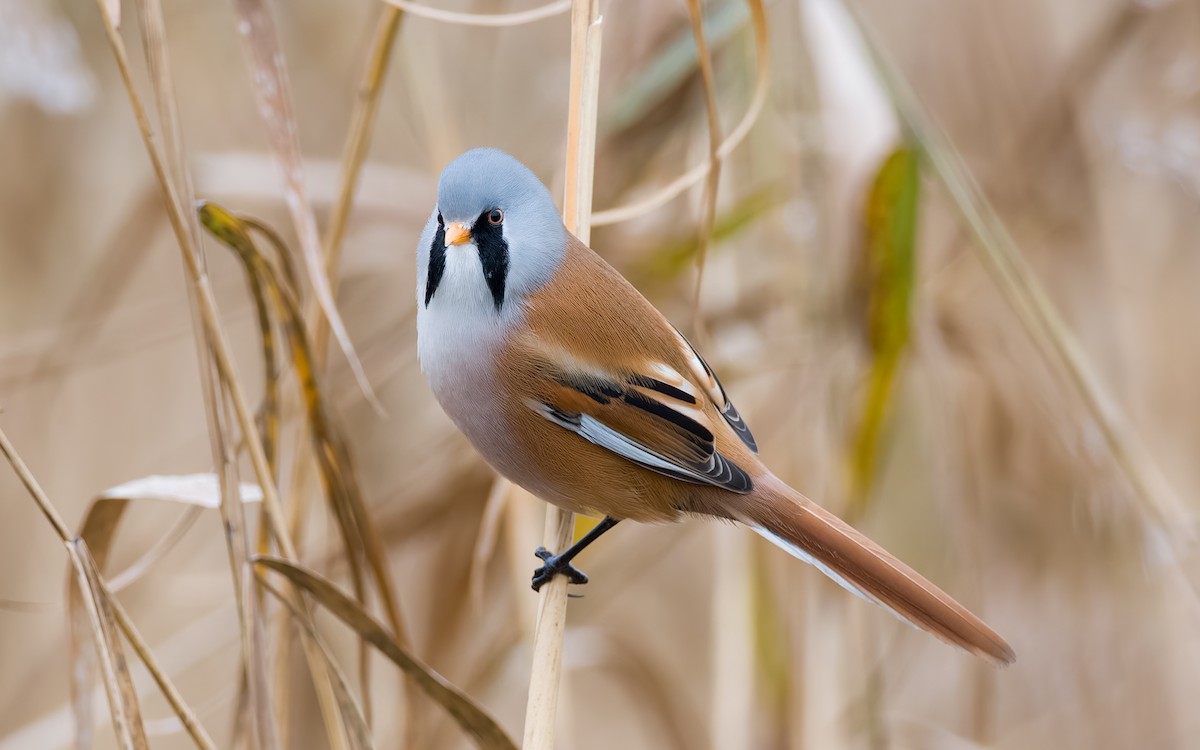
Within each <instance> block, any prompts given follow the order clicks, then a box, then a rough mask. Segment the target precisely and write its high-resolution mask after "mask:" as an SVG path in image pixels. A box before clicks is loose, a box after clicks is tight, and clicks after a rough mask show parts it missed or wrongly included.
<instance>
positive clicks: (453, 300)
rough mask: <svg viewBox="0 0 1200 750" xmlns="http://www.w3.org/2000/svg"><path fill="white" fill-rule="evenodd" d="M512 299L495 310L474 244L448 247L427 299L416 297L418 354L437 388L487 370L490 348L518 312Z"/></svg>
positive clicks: (424, 368) (436, 390)
mask: <svg viewBox="0 0 1200 750" xmlns="http://www.w3.org/2000/svg"><path fill="white" fill-rule="evenodd" d="M516 307H517V305H516V304H514V301H513V300H511V299H510V300H508V301H506V302H505V304H504V306H503V307H502V308H501V309H500V310H499V311H497V310H496V302H495V300H494V299H493V298H492V293H491V290H490V289H489V288H488V285H487V282H486V280H485V279H484V277H483V266H482V265H481V264H480V262H479V251H478V249H477V248H476V247H475V245H473V244H470V245H456V246H453V247H448V248H446V266H445V269H444V270H443V272H442V278H441V281H440V283H439V284H438V286H437V289H436V290H435V291H434V295H433V298H432V299H431V300H430V301H429V305H428V306H426V305H425V300H424V299H423V298H421V299H418V300H417V354H418V355H419V356H420V358H421V369H422V370H423V371H424V372H425V375H426V377H428V378H429V384H430V385H431V386H432V387H433V390H434V392H435V393H437V392H438V391H440V390H442V389H443V388H445V387H449V388H453V387H454V384H455V383H458V382H461V381H463V380H464V379H469V377H470V376H471V375H473V374H480V372H479V371H480V370H481V369H482V368H485V367H486V368H488V370H490V367H491V363H492V360H493V357H494V349H495V347H496V346H497V345H499V344H500V342H501V341H502V340H503V339H504V335H505V334H506V333H507V332H508V330H509V329H510V328H511V327H512V325H513V322H514V319H515V317H516V315H517V313H516V312H515V309H516Z"/></svg>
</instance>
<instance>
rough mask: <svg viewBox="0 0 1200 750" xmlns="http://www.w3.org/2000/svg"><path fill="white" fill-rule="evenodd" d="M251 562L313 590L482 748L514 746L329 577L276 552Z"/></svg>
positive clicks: (513, 749)
mask: <svg viewBox="0 0 1200 750" xmlns="http://www.w3.org/2000/svg"><path fill="white" fill-rule="evenodd" d="M253 564H254V565H255V567H256V569H257V571H256V572H257V574H258V575H259V576H260V577H261V576H264V575H265V572H264V570H263V569H268V570H273V571H275V572H277V573H280V574H282V575H283V576H284V577H286V578H287V579H288V580H290V581H291V582H292V583H294V584H296V585H297V586H299V587H300V588H302V589H304V590H305V591H307V592H308V593H309V594H311V595H312V597H313V599H315V600H316V601H317V602H319V603H320V604H321V606H323V607H325V608H326V609H327V610H329V611H330V613H332V614H333V615H335V616H336V617H337V618H338V619H339V620H341V621H342V622H343V623H345V624H346V625H347V626H349V627H350V628H351V629H352V630H354V632H355V633H357V634H358V636H359V638H361V639H362V640H363V641H365V642H366V643H369V644H371V645H372V646H374V647H375V648H376V649H378V650H379V652H380V653H381V654H383V655H384V656H386V657H387V658H388V659H389V660H390V661H391V662H392V663H393V664H395V665H396V666H398V667H400V669H402V670H404V673H405V674H407V675H408V676H409V677H411V678H412V679H413V682H415V683H416V685H417V686H418V687H420V688H421V690H423V691H424V692H425V694H426V695H428V696H429V697H430V698H431V699H432V700H433V701H434V702H436V703H437V704H438V705H440V706H442V707H443V708H445V709H446V711H447V712H448V713H449V714H450V715H451V716H453V717H454V720H455V721H457V722H458V725H459V726H460V727H462V728H463V730H464V731H465V732H467V734H470V735H471V736H472V737H474V738H475V741H476V744H477V745H478V746H479V747H480V748H484V749H485V750H516V748H517V746H516V744H515V743H514V742H513V741H512V739H511V738H509V736H508V735H507V734H506V733H505V732H504V730H503V729H502V728H501V727H500V725H499V724H498V723H497V722H496V720H495V719H493V718H492V717H491V716H490V715H489V714H488V713H487V712H486V711H485V710H484V709H483V707H482V706H480V705H479V704H478V703H476V702H475V701H474V700H473V699H472V698H471V697H470V696H468V695H467V694H466V693H464V692H462V691H461V690H459V689H458V688H456V687H455V686H454V685H452V684H451V683H450V682H449V681H448V680H447V679H446V678H445V677H442V676H441V675H440V674H438V673H437V672H436V671H434V670H433V669H432V668H431V667H429V666H428V665H426V664H425V663H424V662H422V661H421V660H420V659H418V658H417V657H416V656H415V655H414V654H413V653H412V652H411V651H410V650H409V649H408V648H406V647H404V646H401V645H400V643H398V642H397V641H396V639H395V638H394V637H393V636H392V635H391V634H390V633H388V632H387V629H386V628H385V627H384V626H383V624H382V623H380V622H379V621H378V620H376V619H375V618H373V617H372V616H371V615H370V614H369V613H368V612H367V611H366V610H365V609H363V608H362V606H361V605H359V604H358V603H357V602H355V601H354V600H353V599H351V598H350V597H349V596H347V595H346V594H344V593H343V592H342V591H341V590H340V589H338V588H337V587H336V586H334V585H333V584H332V583H331V582H330V581H329V580H328V579H326V578H324V577H322V576H321V575H319V574H317V573H315V572H313V571H311V570H308V569H307V568H304V567H302V566H300V565H297V564H295V563H292V562H289V561H287V560H284V559H282V558H278V557H266V556H262V555H259V556H257V557H255V558H254V560H253Z"/></svg>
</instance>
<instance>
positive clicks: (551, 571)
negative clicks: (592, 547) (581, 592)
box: [533, 547, 588, 591]
mask: <svg viewBox="0 0 1200 750" xmlns="http://www.w3.org/2000/svg"><path fill="white" fill-rule="evenodd" d="M533 554H535V555H537V556H538V557H540V558H541V559H542V560H544V561H545V562H546V564H545V565H543V566H542V567H540V568H538V569H537V570H535V571H533V590H534V591H538V590H539V589H541V588H542V586H543V585H545V584H547V583H549V582H550V580H551V579H553V578H554V576H557V575H564V576H566V577H567V582H568V583H577V584H584V583H587V582H588V577H587V576H586V575H584V572H583V571H582V570H580V569H579V568H577V567H575V566H574V565H572V564H571V561H570V559H566V560H564V559H563V555H552V554H550V551H549V550H547V549H546V548H545V547H538V548H537V549H536V550H534V551H533Z"/></svg>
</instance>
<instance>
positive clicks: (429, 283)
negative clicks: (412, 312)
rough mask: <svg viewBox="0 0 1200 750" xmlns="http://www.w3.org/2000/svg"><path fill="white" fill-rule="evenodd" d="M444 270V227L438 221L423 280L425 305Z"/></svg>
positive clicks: (434, 290)
mask: <svg viewBox="0 0 1200 750" xmlns="http://www.w3.org/2000/svg"><path fill="white" fill-rule="evenodd" d="M445 272H446V227H445V226H443V225H442V223H441V222H438V228H437V233H436V234H434V235H433V244H432V245H430V246H429V277H428V278H427V279H426V280H425V307H429V300H431V299H433V293H434V292H436V291H437V288H438V284H440V283H442V274H443V273H445Z"/></svg>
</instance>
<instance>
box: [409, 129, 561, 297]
mask: <svg viewBox="0 0 1200 750" xmlns="http://www.w3.org/2000/svg"><path fill="white" fill-rule="evenodd" d="M566 243H567V234H566V229H565V227H563V223H562V219H561V218H560V217H559V215H558V210H557V209H556V208H555V207H554V201H553V199H552V198H551V197H550V192H549V191H548V190H546V186H545V185H543V184H542V183H541V181H540V180H538V178H537V176H536V175H535V174H534V173H533V172H531V171H529V169H528V168H526V167H525V165H524V164H522V163H521V162H519V161H517V160H516V159H514V158H513V157H511V156H509V155H508V154H506V153H504V152H503V151H499V150H497V149H494V148H477V149H473V150H471V151H468V152H466V153H465V154H463V155H461V156H459V157H458V158H457V159H455V160H454V161H452V162H450V164H449V165H448V166H447V167H446V168H445V169H444V170H443V171H442V176H441V178H440V179H439V180H438V202H437V206H436V207H435V208H434V210H433V214H432V215H431V216H430V217H429V221H428V222H427V223H426V225H425V230H424V231H423V232H422V233H421V240H420V245H419V247H418V248H417V304H418V306H419V307H421V308H430V306H431V305H434V306H437V307H441V306H444V305H453V306H456V307H460V308H461V307H463V306H469V307H476V308H482V307H487V308H490V311H491V314H492V315H495V314H497V313H502V312H504V311H505V309H506V305H508V304H509V303H511V302H513V301H518V300H520V299H521V298H522V297H524V296H525V295H527V294H529V293H531V292H533V291H535V290H536V289H538V288H539V287H541V286H542V285H543V284H545V283H546V282H547V281H549V280H550V277H551V276H552V275H553V274H554V271H555V269H557V268H558V264H559V263H560V262H561V261H562V258H563V256H564V254H565V252H566ZM458 312H460V313H463V312H466V310H461V309H460V310H459V311H458ZM480 312H481V313H482V312H483V310H480Z"/></svg>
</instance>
